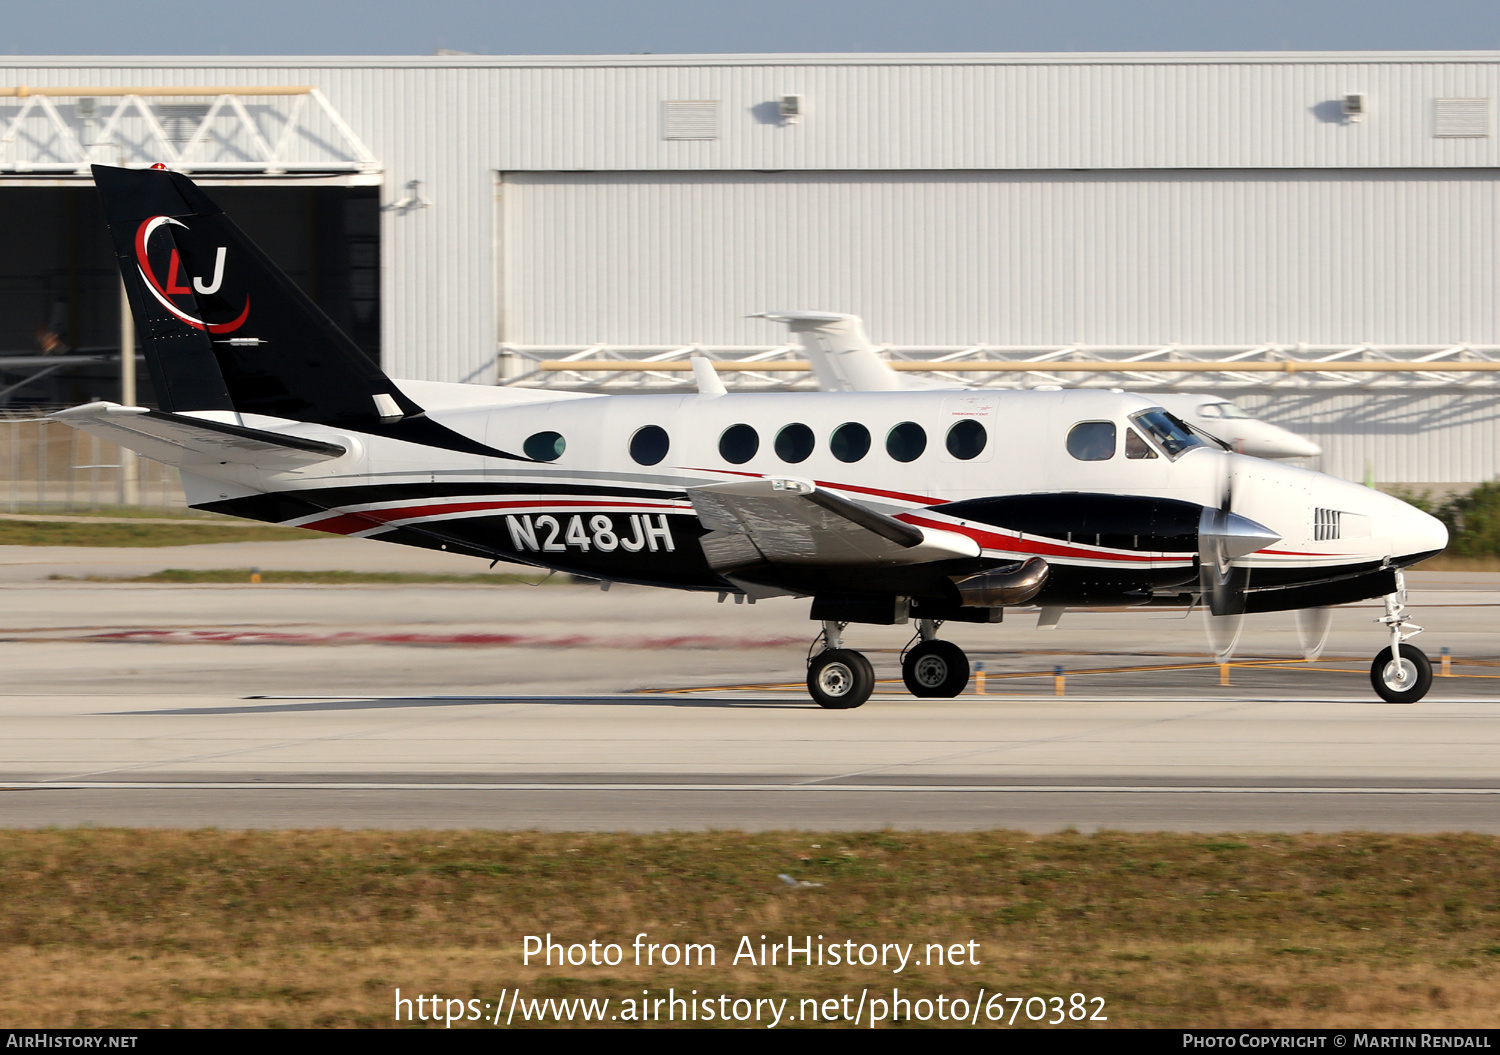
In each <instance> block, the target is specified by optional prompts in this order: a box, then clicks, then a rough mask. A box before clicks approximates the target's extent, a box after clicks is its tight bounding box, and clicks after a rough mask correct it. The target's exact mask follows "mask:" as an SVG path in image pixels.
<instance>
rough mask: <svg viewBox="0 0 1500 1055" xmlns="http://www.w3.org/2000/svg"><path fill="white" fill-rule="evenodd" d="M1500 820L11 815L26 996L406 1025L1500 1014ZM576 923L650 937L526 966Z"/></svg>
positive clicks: (9, 863) (10, 955) (118, 1017)
mask: <svg viewBox="0 0 1500 1055" xmlns="http://www.w3.org/2000/svg"><path fill="white" fill-rule="evenodd" d="M501 806H502V802H501V801H500V800H499V799H498V798H497V808H499V807H501ZM1497 849H1500V840H1497V839H1495V838H1493V837H1490V836H1481V835H1455V834H1448V835H1435V836H1408V835H1381V834H1369V833H1341V834H1328V835H1311V834H1309V835H1256V834H1236V835H1191V834H1161V833H1150V834H1127V833H1121V832H1106V833H1099V834H1095V835H1080V834H1077V833H1073V832H1067V833H1063V834H1058V835H1051V836H1033V835H1027V834H1025V833H1019V832H1010V831H989V832H969V833H936V832H892V831H881V832H863V833H847V832H846V833H812V832H768V833H756V834H746V833H742V832H728V831H719V832H703V833H671V834H656V835H641V834H610V833H536V832H523V833H503V832H472V831H447V832H381V831H358V832H344V831H307V832H286V831H279V832H278V831H258V832H223V831H193V832H187V831H161V830H118V829H114V830H111V829H88V828H84V829H67V830H49V831H0V948H3V950H4V960H5V962H6V964H7V967H8V969H7V970H6V971H5V972H3V973H0V1015H3V1016H4V1018H5V1020H6V1021H7V1022H8V1023H10V1024H11V1025H12V1026H13V1027H16V1028H32V1027H40V1026H53V1027H62V1026H69V1027H110V1026H264V1025H279V1026H331V1025H341V1026H390V1025H393V1024H394V1023H393V1013H394V990H395V989H396V988H397V987H399V988H400V989H401V990H402V993H403V995H406V996H411V995H414V994H426V995H431V994H442V995H443V996H444V997H451V998H454V999H463V1000H470V999H478V1000H480V1001H481V1002H484V1001H493V1000H496V999H498V998H499V997H500V995H501V992H502V990H509V991H512V992H513V991H515V989H516V988H517V987H519V988H520V989H521V995H522V997H523V998H533V997H534V998H545V997H568V998H573V997H596V998H605V997H608V998H610V999H611V1001H612V1002H613V1005H614V1006H616V1007H618V1006H619V1001H621V1000H623V999H625V998H626V997H633V998H637V999H638V998H639V997H640V995H641V990H642V989H649V990H650V991H651V993H652V994H653V995H654V996H657V997H665V996H666V995H667V990H668V989H669V988H675V989H676V991H677V993H678V994H679V995H682V994H684V992H685V991H690V990H694V989H696V990H697V991H698V993H699V994H700V996H703V995H708V996H714V995H716V994H718V993H727V994H731V995H732V996H734V997H744V998H749V999H751V1000H754V999H755V998H758V997H769V998H775V999H781V998H783V997H786V998H790V1007H791V1008H792V1009H793V1011H794V1012H795V1010H796V1009H797V1008H798V1007H799V1006H800V1005H799V1001H800V1000H801V999H802V998H819V999H823V998H829V997H837V996H840V995H841V994H844V993H851V994H854V995H855V996H857V995H858V994H859V993H860V992H861V991H862V990H868V991H869V993H871V994H877V993H888V992H889V990H890V989H891V988H892V987H895V986H899V987H900V988H901V993H902V995H903V996H906V997H908V998H910V999H916V998H920V997H927V998H929V999H930V998H934V997H936V996H937V995H938V994H947V995H948V996H949V997H950V998H951V997H953V996H964V997H966V998H969V999H972V998H973V997H974V995H975V993H976V992H977V991H978V989H979V988H980V987H983V988H984V989H985V990H986V991H987V992H988V993H994V992H1002V993H1004V994H1006V995H1007V996H1016V997H1031V996H1043V997H1049V998H1050V997H1052V996H1061V997H1063V999H1064V1002H1065V1003H1066V1002H1067V1001H1068V999H1069V998H1070V996H1071V994H1073V993H1084V994H1086V995H1087V996H1088V997H1090V998H1092V997H1096V996H1097V997H1103V998H1104V1000H1105V1011H1104V1014H1106V1015H1107V1016H1108V1018H1109V1023H1108V1024H1109V1025H1110V1026H1115V1027H1120V1026H1156V1027H1181V1026H1187V1025H1193V1026H1219V1027H1233V1028H1242V1027H1293V1026H1304V1027H1306V1026H1323V1027H1337V1026H1363V1027H1372V1028H1373V1027H1380V1026H1387V1027H1443V1026H1447V1027H1488V1026H1491V1025H1493V1023H1494V1008H1495V1006H1496V1004H1497V1002H1500V891H1497V885H1496V881H1495V860H1496V851H1497ZM783 873H784V874H786V875H787V876H789V877H791V878H792V879H793V880H795V881H797V882H798V883H801V882H808V883H817V884H821V885H820V886H800V885H799V886H790V885H788V884H787V883H786V882H785V881H783V880H781V879H779V878H778V874H783ZM642 932H645V933H646V934H647V935H648V937H647V938H646V939H644V940H645V941H647V942H658V943H664V944H667V943H677V944H679V945H680V944H683V943H689V942H692V943H701V942H709V943H712V944H713V945H714V947H715V949H716V951H717V963H716V965H715V966H713V967H697V966H694V967H691V968H688V967H663V966H661V965H660V962H659V961H658V963H657V965H656V966H654V967H647V966H640V967H637V966H635V965H634V964H633V963H632V960H631V956H632V953H631V945H632V942H633V941H634V939H635V936H636V935H637V934H639V933H642ZM549 933H550V934H551V936H552V938H553V940H554V941H558V942H562V943H565V944H572V943H581V944H583V945H585V946H587V944H588V943H589V942H590V941H596V940H597V941H598V942H600V943H601V944H604V943H610V942H614V943H617V944H619V945H621V946H622V947H623V948H624V952H625V959H624V963H623V964H621V965H620V966H617V967H604V966H590V965H583V966H558V965H557V962H556V960H555V959H554V962H553V965H552V966H551V967H546V966H540V965H538V964H537V963H536V961H533V964H532V966H529V967H527V966H523V965H522V962H521V951H522V939H523V936H524V935H528V934H530V935H538V936H540V935H545V934H549ZM762 935H765V936H766V939H765V940H766V941H767V942H768V943H769V942H777V941H781V942H784V941H785V940H786V936H787V935H793V936H795V940H796V941H797V942H798V943H799V945H800V943H801V941H802V940H803V936H804V935H808V936H812V938H813V940H814V941H815V942H816V941H819V938H818V936H819V935H821V936H822V939H821V943H822V944H825V945H826V944H827V943H832V942H837V943H839V944H840V945H842V943H844V942H845V941H853V942H854V943H855V945H856V946H858V945H861V944H865V943H873V944H876V945H880V944H884V943H900V944H906V943H912V944H913V945H915V947H916V952H917V954H918V957H919V958H920V957H921V955H922V953H923V950H925V948H926V946H927V945H928V944H929V943H943V944H944V945H945V946H950V947H951V946H952V945H953V944H955V943H968V942H970V941H973V942H977V943H978V944H977V945H976V946H975V947H974V955H975V957H976V958H977V959H978V961H979V966H969V965H967V964H964V965H962V966H955V965H953V964H951V963H949V964H948V965H947V966H937V965H935V964H933V963H932V962H931V961H930V960H926V961H924V963H925V964H926V965H925V966H916V965H912V966H910V967H908V968H907V969H906V970H905V971H904V972H902V973H900V974H896V973H893V971H892V970H891V968H890V967H885V968H882V967H879V966H874V967H858V966H856V967H853V968H849V967H843V966H840V967H832V966H823V967H819V966H816V965H814V966H812V967H805V966H802V965H801V964H800V963H799V964H798V965H797V966H794V967H790V968H788V967H786V966H784V964H785V959H784V957H783V959H782V960H781V965H780V966H776V967H769V966H757V967H751V966H749V965H748V964H745V963H744V962H742V963H741V964H740V965H739V966H736V965H734V963H733V962H732V961H733V958H734V955H735V952H736V950H737V949H739V948H740V939H741V937H742V936H748V937H749V939H750V943H751V944H752V945H753V946H754V947H755V950H756V952H757V954H759V952H760V944H761V936H762ZM981 1021H983V1019H982V1018H981ZM515 1024H517V1025H519V1024H520V1022H519V1021H517V1022H516V1023H515ZM575 1024H576V1023H575ZM606 1024H608V1023H606ZM700 1024H701V1023H700ZM716 1024H717V1023H716ZM931 1024H935V1022H934V1023H931ZM1017 1024H1025V1019H1024V1017H1023V1018H1022V1020H1021V1021H1020V1022H1018V1023H1017ZM1068 1025H1070V1026H1075V1025H1078V1023H1072V1022H1070V1023H1068Z"/></svg>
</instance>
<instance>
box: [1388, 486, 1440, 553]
mask: <svg viewBox="0 0 1500 1055" xmlns="http://www.w3.org/2000/svg"><path fill="white" fill-rule="evenodd" d="M1383 497H1384V498H1385V500H1386V501H1387V502H1389V503H1390V506H1389V512H1388V513H1387V516H1389V517H1390V521H1391V527H1390V539H1391V548H1392V549H1393V550H1395V553H1394V554H1393V556H1395V557H1397V558H1399V559H1402V560H1406V559H1408V558H1412V557H1430V556H1432V555H1434V554H1437V553H1441V552H1442V551H1443V550H1444V549H1446V548H1447V547H1448V528H1447V527H1446V526H1445V525H1444V524H1443V522H1442V521H1441V520H1439V519H1438V518H1437V517H1435V516H1429V515H1428V514H1426V513H1424V512H1422V511H1421V510H1420V509H1418V508H1416V507H1415V506H1412V505H1408V504H1407V503H1405V502H1403V501H1401V500H1400V499H1399V498H1392V497H1391V496H1389V495H1385V496H1383Z"/></svg>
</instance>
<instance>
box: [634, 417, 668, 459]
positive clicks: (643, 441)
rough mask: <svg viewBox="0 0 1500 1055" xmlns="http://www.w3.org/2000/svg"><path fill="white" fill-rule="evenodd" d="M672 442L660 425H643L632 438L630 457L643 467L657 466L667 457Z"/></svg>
mask: <svg viewBox="0 0 1500 1055" xmlns="http://www.w3.org/2000/svg"><path fill="white" fill-rule="evenodd" d="M671 446H672V441H671V440H669V439H668V438H667V430H666V429H664V428H662V427H661V426H660V425H643V426H641V427H640V428H638V429H636V430H635V435H634V436H632V437H630V456H631V457H632V458H634V459H635V460H636V461H637V462H638V463H639V464H641V465H655V464H656V463H657V462H659V461H661V460H662V459H663V458H665V457H666V456H667V449H668V448H669V447H671Z"/></svg>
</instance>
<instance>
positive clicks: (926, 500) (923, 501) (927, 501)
mask: <svg viewBox="0 0 1500 1055" xmlns="http://www.w3.org/2000/svg"><path fill="white" fill-rule="evenodd" d="M678 468H680V469H681V470H682V471H683V472H685V473H723V474H724V475H725V476H746V477H749V478H750V479H752V480H769V479H770V478H771V474H770V473H744V472H740V471H738V470H736V469H695V468H693V467H692V466H690V465H682V466H678ZM787 475H790V474H787ZM813 483H815V484H817V485H818V486H819V487H831V488H833V489H834V490H835V491H857V492H858V493H860V494H862V495H878V496H879V497H881V498H894V499H895V500H896V501H898V502H915V503H917V504H918V505H923V506H930V505H932V496H931V495H911V494H907V493H906V492H905V491H882V490H881V489H880V488H878V487H859V486H857V485H855V484H840V483H834V482H833V481H832V480H814V481H813Z"/></svg>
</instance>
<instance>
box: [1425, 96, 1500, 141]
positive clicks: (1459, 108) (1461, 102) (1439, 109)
mask: <svg viewBox="0 0 1500 1055" xmlns="http://www.w3.org/2000/svg"><path fill="white" fill-rule="evenodd" d="M1433 103H1434V106H1433V125H1432V134H1433V135H1434V136H1436V137H1437V138H1438V139H1482V138H1484V137H1486V136H1488V135H1489V134H1490V101H1489V100H1488V99H1434V100H1433Z"/></svg>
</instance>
